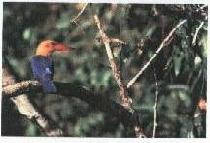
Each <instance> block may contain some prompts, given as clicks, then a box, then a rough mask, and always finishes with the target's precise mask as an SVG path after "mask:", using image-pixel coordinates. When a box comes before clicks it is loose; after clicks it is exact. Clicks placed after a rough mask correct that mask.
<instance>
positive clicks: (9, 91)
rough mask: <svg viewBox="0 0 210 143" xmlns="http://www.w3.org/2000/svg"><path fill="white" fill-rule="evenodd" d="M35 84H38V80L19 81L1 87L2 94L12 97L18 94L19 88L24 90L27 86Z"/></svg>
mask: <svg viewBox="0 0 210 143" xmlns="http://www.w3.org/2000/svg"><path fill="white" fill-rule="evenodd" d="M37 85H40V83H39V82H38V81H23V82H20V83H16V84H12V85H8V86H5V87H3V90H2V95H7V96H9V97H12V96H14V95H18V94H19V93H18V92H19V91H21V90H24V91H25V90H26V89H27V88H28V87H31V86H37Z"/></svg>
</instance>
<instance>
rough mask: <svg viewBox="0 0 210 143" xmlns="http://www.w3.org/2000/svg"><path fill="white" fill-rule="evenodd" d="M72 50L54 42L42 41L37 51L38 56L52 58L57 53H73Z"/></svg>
mask: <svg viewBox="0 0 210 143" xmlns="http://www.w3.org/2000/svg"><path fill="white" fill-rule="evenodd" d="M71 50H72V48H71V47H68V46H66V45H64V44H63V43H58V42H55V41H52V40H45V41H42V42H41V43H40V44H39V45H38V48H37V50H36V55H40V56H45V57H47V56H50V55H52V53H53V52H55V51H71Z"/></svg>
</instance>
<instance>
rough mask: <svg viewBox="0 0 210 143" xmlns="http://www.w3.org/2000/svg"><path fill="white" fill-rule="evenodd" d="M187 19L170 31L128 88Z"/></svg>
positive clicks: (129, 85)
mask: <svg viewBox="0 0 210 143" xmlns="http://www.w3.org/2000/svg"><path fill="white" fill-rule="evenodd" d="M185 22H187V20H182V21H180V22H179V23H178V24H177V25H176V26H175V27H174V28H173V29H172V30H171V31H170V33H169V34H168V35H167V36H166V37H165V38H164V39H163V41H162V42H161V44H160V46H159V47H158V49H157V50H156V52H155V54H154V55H153V56H152V57H151V58H150V59H149V61H148V62H147V63H146V64H145V65H144V66H143V68H141V70H140V71H139V72H138V73H137V74H136V75H135V76H134V77H133V78H132V79H131V80H130V81H129V82H128V84H127V88H130V87H131V86H132V85H133V84H134V83H135V82H136V80H137V79H138V78H139V77H140V76H141V75H142V74H143V72H144V71H145V70H146V69H147V67H148V66H149V65H150V64H151V62H152V61H153V60H154V59H155V58H156V57H157V55H158V54H159V53H160V51H161V50H162V49H163V48H164V47H165V45H166V44H167V42H168V41H169V40H170V39H171V37H172V36H173V34H174V33H175V31H176V30H177V29H178V28H179V27H181V26H182V25H183V24H184V23H185Z"/></svg>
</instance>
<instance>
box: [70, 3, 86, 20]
mask: <svg viewBox="0 0 210 143" xmlns="http://www.w3.org/2000/svg"><path fill="white" fill-rule="evenodd" d="M87 5H88V3H85V4H84V6H83V8H82V9H81V11H80V12H79V13H78V14H77V16H75V17H74V18H73V19H72V20H71V23H73V22H74V23H77V22H76V20H77V19H78V18H79V17H80V15H82V13H83V12H84V11H85V8H86V7H87Z"/></svg>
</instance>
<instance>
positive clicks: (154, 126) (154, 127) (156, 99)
mask: <svg viewBox="0 0 210 143" xmlns="http://www.w3.org/2000/svg"><path fill="white" fill-rule="evenodd" d="M154 78H155V86H156V89H155V104H154V106H153V110H154V113H153V116H154V119H153V132H152V137H153V138H155V133H156V127H157V102H158V82H157V75H156V73H155V71H154Z"/></svg>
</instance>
